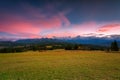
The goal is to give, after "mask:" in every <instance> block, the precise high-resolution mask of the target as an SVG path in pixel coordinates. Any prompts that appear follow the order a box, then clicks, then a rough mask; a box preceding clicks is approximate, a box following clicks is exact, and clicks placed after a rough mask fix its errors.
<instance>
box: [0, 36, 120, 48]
mask: <svg viewBox="0 0 120 80" xmlns="http://www.w3.org/2000/svg"><path fill="white" fill-rule="evenodd" d="M114 40H117V42H118V45H119V47H120V35H111V36H104V37H95V36H89V37H82V36H76V37H73V38H72V37H64V38H57V37H54V38H40V39H20V40H16V41H0V45H1V44H2V45H3V44H6V45H7V43H9V45H10V44H13V43H14V44H40V43H42V44H46V43H54V44H58V43H63V42H66V43H73V44H91V45H100V46H110V44H111V42H112V41H114Z"/></svg>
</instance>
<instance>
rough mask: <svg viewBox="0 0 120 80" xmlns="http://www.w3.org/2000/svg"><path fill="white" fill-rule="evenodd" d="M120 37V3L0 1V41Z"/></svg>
mask: <svg viewBox="0 0 120 80" xmlns="http://www.w3.org/2000/svg"><path fill="white" fill-rule="evenodd" d="M78 35H80V36H106V35H120V0H0V39H26V38H42V37H47V38H52V37H68V36H70V37H75V36H78Z"/></svg>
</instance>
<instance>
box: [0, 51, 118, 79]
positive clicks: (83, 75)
mask: <svg viewBox="0 0 120 80" xmlns="http://www.w3.org/2000/svg"><path fill="white" fill-rule="evenodd" d="M0 80H120V54H119V53H105V52H102V51H79V50H78V51H64V50H53V51H44V52H37V51H36V52H32V51H29V52H23V53H16V54H15V53H10V54H0Z"/></svg>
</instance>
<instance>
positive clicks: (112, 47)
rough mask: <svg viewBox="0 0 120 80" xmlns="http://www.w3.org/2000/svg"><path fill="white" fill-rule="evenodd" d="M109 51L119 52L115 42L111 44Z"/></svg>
mask: <svg viewBox="0 0 120 80" xmlns="http://www.w3.org/2000/svg"><path fill="white" fill-rule="evenodd" d="M111 51H119V47H118V44H117V41H116V40H115V41H113V42H112V43H111Z"/></svg>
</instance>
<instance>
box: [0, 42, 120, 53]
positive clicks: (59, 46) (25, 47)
mask: <svg viewBox="0 0 120 80" xmlns="http://www.w3.org/2000/svg"><path fill="white" fill-rule="evenodd" d="M54 49H65V50H102V51H104V50H107V51H119V47H118V44H117V41H116V40H115V41H113V42H111V45H110V47H104V46H95V45H81V44H72V43H63V44H57V45H56V44H46V45H44V44H43V45H38V44H33V45H23V46H10V47H5V48H1V49H0V53H16V52H24V51H29V50H32V51H43V50H54Z"/></svg>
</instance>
